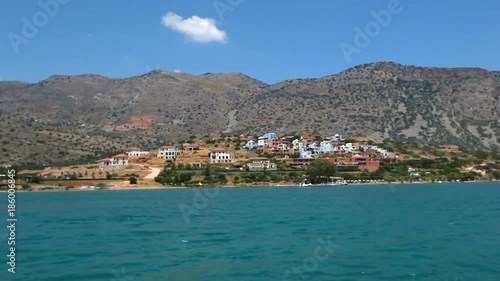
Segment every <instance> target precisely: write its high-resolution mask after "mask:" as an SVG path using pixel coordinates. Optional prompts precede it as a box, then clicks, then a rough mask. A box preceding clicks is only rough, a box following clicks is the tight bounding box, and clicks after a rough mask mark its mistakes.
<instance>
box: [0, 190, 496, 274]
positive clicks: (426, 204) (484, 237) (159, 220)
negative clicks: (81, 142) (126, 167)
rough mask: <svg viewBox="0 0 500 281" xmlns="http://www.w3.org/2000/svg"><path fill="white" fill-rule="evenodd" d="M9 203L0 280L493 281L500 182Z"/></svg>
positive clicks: (155, 193)
mask: <svg viewBox="0 0 500 281" xmlns="http://www.w3.org/2000/svg"><path fill="white" fill-rule="evenodd" d="M0 196H4V197H5V200H0V202H1V203H0V210H5V211H2V212H4V213H5V216H6V214H7V205H6V203H7V193H0ZM17 196H18V198H17V199H18V202H17V206H16V207H17V212H18V222H17V227H16V273H15V274H12V273H9V272H8V271H7V269H8V265H7V263H6V262H7V257H6V255H7V254H8V246H7V241H6V238H7V237H8V230H7V229H6V228H5V226H4V227H2V229H3V230H2V235H1V240H0V241H1V242H0V243H2V244H1V249H2V253H3V255H2V256H3V259H4V262H2V263H1V264H3V266H2V267H3V269H2V270H1V273H0V280H22V281H35V280H36V281H39V280H47V281H62V280H64V281H66V280H68V281H70V280H71V281H77V280H105V281H128V280H136V281H138V280H207V281H208V280H214V281H221V280H245V281H246V280H329V281H330V280H381V281H382V280H383V281H388V280H436V281H438V280H439V281H445V280H456V281H458V280H471V281H472V280H474V281H497V280H500V184H499V183H458V184H435V185H434V184H419V185H394V186H388V185H380V186H346V187H266V188H262V187H261V188H259V187H255V188H220V189H219V188H213V189H175V190H173V189H171V190H131V191H66V192H27V193H18V194H17ZM4 223H5V225H7V222H6V221H5V222H4Z"/></svg>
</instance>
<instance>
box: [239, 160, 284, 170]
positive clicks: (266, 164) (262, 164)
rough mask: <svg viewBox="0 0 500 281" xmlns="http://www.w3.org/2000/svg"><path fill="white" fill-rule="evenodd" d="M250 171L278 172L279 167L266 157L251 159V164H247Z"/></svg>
mask: <svg viewBox="0 0 500 281" xmlns="http://www.w3.org/2000/svg"><path fill="white" fill-rule="evenodd" d="M245 166H246V167H248V170H250V171H262V170H268V171H270V170H277V169H278V167H277V165H276V163H273V162H271V161H270V160H269V159H268V158H266V157H254V158H251V159H250V162H248V163H246V164H245Z"/></svg>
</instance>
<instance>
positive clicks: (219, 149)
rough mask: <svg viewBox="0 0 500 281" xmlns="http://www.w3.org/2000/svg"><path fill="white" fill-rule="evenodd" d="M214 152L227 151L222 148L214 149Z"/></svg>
mask: <svg viewBox="0 0 500 281" xmlns="http://www.w3.org/2000/svg"><path fill="white" fill-rule="evenodd" d="M212 151H226V149H225V148H222V147H216V148H214V149H212Z"/></svg>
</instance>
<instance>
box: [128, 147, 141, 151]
mask: <svg viewBox="0 0 500 281" xmlns="http://www.w3.org/2000/svg"><path fill="white" fill-rule="evenodd" d="M139 150H140V149H139V148H138V147H135V146H134V147H131V148H129V149H128V151H139Z"/></svg>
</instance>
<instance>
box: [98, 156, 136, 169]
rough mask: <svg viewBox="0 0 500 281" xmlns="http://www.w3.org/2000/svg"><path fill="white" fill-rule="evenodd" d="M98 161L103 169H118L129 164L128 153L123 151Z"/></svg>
mask: <svg viewBox="0 0 500 281" xmlns="http://www.w3.org/2000/svg"><path fill="white" fill-rule="evenodd" d="M97 163H99V168H100V169H103V170H107V169H118V168H120V167H123V166H127V165H128V155H127V154H125V153H121V154H118V155H115V156H113V157H112V158H105V159H101V160H97Z"/></svg>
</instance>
